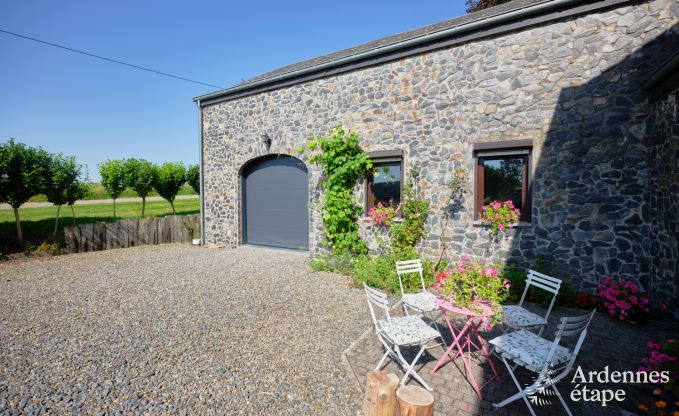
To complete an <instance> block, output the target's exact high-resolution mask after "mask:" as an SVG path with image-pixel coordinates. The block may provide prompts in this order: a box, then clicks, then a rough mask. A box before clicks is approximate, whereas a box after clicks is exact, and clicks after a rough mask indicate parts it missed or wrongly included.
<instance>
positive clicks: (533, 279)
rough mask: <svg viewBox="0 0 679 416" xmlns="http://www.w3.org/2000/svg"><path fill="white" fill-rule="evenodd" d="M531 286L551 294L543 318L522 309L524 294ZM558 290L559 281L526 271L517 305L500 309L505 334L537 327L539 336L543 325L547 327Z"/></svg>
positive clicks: (532, 271)
mask: <svg viewBox="0 0 679 416" xmlns="http://www.w3.org/2000/svg"><path fill="white" fill-rule="evenodd" d="M531 286H534V287H537V288H539V289H542V290H546V291H547V292H550V293H551V294H552V300H551V302H550V303H549V308H548V309H547V313H546V314H545V316H544V317H543V316H540V315H538V314H535V313H533V312H531V311H529V310H527V309H526V308H524V307H523V301H524V300H525V299H526V294H527V293H528V290H529V288H530V287H531ZM560 288H561V279H557V278H555V277H551V276H547V275H546V274H542V273H538V272H536V271H535V270H528V276H527V278H526V287H525V288H524V289H523V294H522V295H521V300H520V301H519V304H518V305H506V306H503V307H502V321H503V323H504V325H505V327H504V330H505V332H506V331H507V330H508V329H513V330H515V329H527V330H532V329H534V328H536V327H539V328H540V331H539V332H538V335H541V334H542V331H543V330H544V328H545V325H547V320H548V319H549V314H551V313H552V307H553V306H554V301H556V296H557V294H558V293H559V289H560Z"/></svg>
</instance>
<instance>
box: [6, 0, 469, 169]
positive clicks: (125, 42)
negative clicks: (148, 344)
mask: <svg viewBox="0 0 679 416" xmlns="http://www.w3.org/2000/svg"><path fill="white" fill-rule="evenodd" d="M462 14H464V0H452V1H429V0H420V1H417V2H413V1H402V0H392V1H353V0H351V1H342V2H319V1H313V2H312V1H296V2H293V1H290V2H281V1H275V2H273V1H272V2H257V1H249V2H217V1H213V2H211V1H192V2H188V1H185V2H176V1H174V2H173V1H155V0H154V1H129V0H124V1H115V2H103V1H84V0H83V1H70V0H65V1H59V2H55V1H47V0H45V1H32V0H22V1H18V0H16V1H4V2H2V3H0V29H3V30H8V31H11V32H16V33H20V34H23V35H27V36H30V37H34V38H38V39H42V40H46V41H49V42H52V43H57V44H62V45H65V46H68V47H71V48H75V49H81V50H84V51H87V52H90V53H94V54H98V55H103V56H106V57H108V58H112V59H117V60H122V61H126V62H130V63H132V64H136V65H140V66H144V67H148V68H153V69H156V70H159V71H163V72H168V73H171V74H175V75H179V76H183V77H187V78H191V79H195V80H198V81H202V82H206V83H209V84H213V85H219V86H223V87H228V86H231V85H233V84H235V83H237V82H240V81H241V79H248V78H250V77H253V76H256V75H259V74H261V73H263V72H267V71H270V70H272V69H276V68H278V67H280V66H284V65H287V64H291V63H294V62H298V61H301V60H304V59H308V58H312V57H315V56H318V55H323V54H326V53H330V52H334V51H336V50H340V49H343V48H347V47H351V46H354V45H358V44H360V43H365V42H369V41H371V40H374V39H378V38H381V37H384V36H388V35H391V34H395V33H399V32H403V31H407V30H410V29H414V28H417V27H421V26H425V25H427V24H431V23H436V22H439V21H442V20H446V19H449V18H452V17H455V16H459V15H462ZM0 57H2V65H0V141H6V140H8V139H9V138H10V137H14V138H15V139H16V140H18V141H21V142H24V143H27V144H29V145H32V146H42V147H43V148H45V149H47V150H49V151H53V152H63V153H65V154H69V155H75V156H76V157H77V159H78V161H79V162H80V163H82V164H86V165H88V171H89V176H90V179H92V180H98V178H99V175H98V174H97V173H96V170H97V164H98V163H100V162H102V161H103V160H105V159H107V158H126V157H141V158H145V159H148V160H151V161H153V162H158V163H159V162H164V161H182V162H184V163H197V161H198V119H197V117H198V113H197V110H196V107H195V105H194V103H193V102H192V100H191V98H192V97H194V96H197V95H201V94H204V93H208V92H212V91H214V90H215V89H213V88H210V87H205V86H201V85H197V84H191V83H188V82H184V81H179V80H175V79H172V78H166V77H162V76H159V75H154V74H150V73H146V72H142V71H139V70H135V69H131V68H128V67H124V66H120V65H116V64H112V63H108V62H104V61H101V60H96V59H93V58H90V57H86V56H82V55H78V54H74V53H72V52H67V51H64V50H60V49H56V48H53V47H50V46H46V45H41V44H38V43H34V42H31V41H28V40H24V39H19V38H16V37H13V36H9V35H6V34H3V33H0Z"/></svg>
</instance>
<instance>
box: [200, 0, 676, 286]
mask: <svg viewBox="0 0 679 416" xmlns="http://www.w3.org/2000/svg"><path fill="white" fill-rule="evenodd" d="M677 21H678V18H677V15H676V4H675V1H673V0H653V1H647V2H641V3H636V4H635V5H634V6H627V7H621V8H618V9H614V10H607V11H602V12H596V13H592V14H589V15H586V16H582V17H577V18H571V19H568V20H563V21H557V22H551V23H548V24H543V25H541V26H537V27H532V28H528V29H523V30H520V31H517V32H514V33H511V34H509V35H503V36H499V37H495V38H487V39H484V40H479V41H474V42H470V43H466V44H462V45H458V46H454V47H449V48H446V49H442V50H438V51H433V52H428V53H426V54H422V55H418V56H413V57H409V58H405V59H401V60H398V61H394V62H390V63H386V64H381V65H379V66H375V67H370V68H366V69H360V70H356V71H353V72H349V73H345V74H340V75H335V76H331V77H327V78H325V79H321V80H315V81H309V82H305V83H300V84H296V85H292V86H289V87H284V88H280V89H277V90H274V91H269V92H263V93H259V94H256V95H251V96H246V97H243V98H238V99H233V100H231V101H226V102H222V103H219V104H214V105H211V106H208V107H205V108H203V140H204V165H205V193H204V198H205V219H206V230H205V236H206V241H207V242H216V241H221V242H224V243H226V244H227V245H228V246H236V245H238V244H239V243H240V239H241V235H240V226H239V223H240V218H239V217H240V201H239V195H240V178H239V171H240V169H241V168H242V166H243V164H244V163H246V162H247V161H248V160H251V159H253V158H255V157H257V156H261V155H264V154H267V153H285V154H290V155H296V152H295V149H296V148H297V147H298V146H300V145H302V144H304V143H306V141H307V140H308V139H309V137H310V136H312V135H315V134H323V133H324V132H326V131H328V130H329V129H331V128H333V127H334V126H336V125H342V126H344V127H345V129H347V130H353V131H356V132H357V133H358V134H359V135H360V136H361V137H362V138H363V146H364V148H365V150H367V151H374V150H403V151H404V155H405V160H404V171H405V172H406V177H407V176H408V172H409V171H410V169H411V168H416V169H417V170H418V171H419V173H420V177H421V179H420V182H419V191H420V195H421V196H422V197H425V198H428V199H429V200H430V201H431V214H430V216H429V220H428V222H427V230H428V232H429V237H428V238H426V239H425V240H424V241H422V242H421V246H420V247H419V249H420V250H421V251H422V252H423V253H424V254H425V255H428V256H435V255H437V254H438V250H439V234H440V231H441V224H442V218H443V213H444V212H447V211H450V207H449V204H448V202H447V197H446V192H447V191H446V187H445V184H446V183H447V182H448V181H449V180H450V179H451V178H452V175H453V172H454V170H455V168H458V167H463V168H465V169H467V170H468V171H469V172H472V170H473V158H472V149H473V145H474V143H479V142H489V141H505V140H513V139H531V140H532V141H533V166H532V167H531V168H532V173H533V176H534V184H533V190H532V199H533V208H532V214H533V215H532V223H531V224H527V225H525V226H523V227H520V228H517V229H515V230H513V231H512V233H511V235H510V237H509V238H508V239H507V240H506V241H504V242H503V245H502V249H501V250H500V252H499V255H500V256H502V257H503V258H505V259H510V260H513V261H516V262H518V263H520V264H521V265H522V266H529V265H530V264H532V262H533V261H534V259H535V257H536V256H537V255H540V256H541V257H543V259H544V260H545V261H546V262H547V263H549V265H550V266H551V267H552V270H553V274H555V275H557V276H559V277H563V278H565V279H567V280H570V281H571V282H572V283H573V284H574V285H575V286H576V287H582V288H591V287H592V286H593V285H594V284H595V282H596V281H598V279H599V277H600V276H602V275H606V274H619V273H625V274H627V275H630V276H632V277H634V278H637V279H639V281H640V282H642V283H643V284H644V285H647V284H648V283H649V276H650V264H649V260H648V259H649V252H650V249H651V238H652V235H651V226H650V222H651V216H652V214H651V207H650V204H649V200H650V194H649V189H650V188H649V187H650V184H651V170H650V167H649V159H648V157H647V156H648V155H647V148H646V146H645V144H644V140H645V132H646V123H647V121H648V118H649V116H650V114H651V107H650V105H648V104H647V103H646V99H645V96H644V95H643V93H642V92H641V91H640V90H639V85H640V84H641V81H642V80H643V79H644V78H645V77H646V76H648V74H650V73H651V72H652V71H653V70H654V69H655V68H656V67H657V66H658V65H659V64H660V63H661V62H662V61H663V60H664V59H665V58H666V57H667V55H668V53H671V52H672V51H673V50H676V46H677V41H676V38H677V36H676V32H673V31H672V30H671V28H672V26H673V25H676V23H677ZM264 133H267V134H269V135H270V136H271V138H272V139H273V141H272V144H271V148H270V149H267V148H266V147H265V145H264V144H263V142H262V140H261V135H262V134H264ZM302 159H304V158H303V157H302ZM307 167H308V168H309V177H310V189H311V190H312V191H311V192H310V194H311V195H310V197H309V198H310V221H311V224H310V234H311V235H310V247H311V250H312V252H318V251H319V250H320V249H321V248H320V241H321V239H322V224H321V219H320V215H319V212H318V203H319V202H320V195H321V193H320V190H319V189H318V182H319V177H320V171H319V169H318V168H317V167H316V166H307ZM469 186H470V192H469V193H468V194H467V196H466V198H465V200H464V201H463V204H462V206H461V207H460V209H459V210H457V212H455V213H454V215H453V216H452V218H451V220H450V221H448V222H447V226H446V229H445V233H446V234H445V235H446V239H448V240H449V241H450V244H449V246H450V247H449V250H448V253H447V254H448V256H449V257H452V258H454V257H457V256H459V255H461V254H462V253H474V254H484V253H487V246H488V243H487V241H488V239H487V232H486V229H485V228H484V227H482V226H480V225H478V224H476V223H475V222H474V220H473V218H474V216H473V209H474V208H473V200H474V198H473V189H471V187H472V184H471V183H470V184H469ZM357 190H358V194H359V195H360V197H361V198H363V192H362V188H361V187H360V186H359V187H357ZM364 231H365V230H364Z"/></svg>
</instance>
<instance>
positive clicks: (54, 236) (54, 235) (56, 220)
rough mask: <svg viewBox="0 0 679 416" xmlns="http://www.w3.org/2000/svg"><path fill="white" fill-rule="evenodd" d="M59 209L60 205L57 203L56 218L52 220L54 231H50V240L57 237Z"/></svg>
mask: <svg viewBox="0 0 679 416" xmlns="http://www.w3.org/2000/svg"><path fill="white" fill-rule="evenodd" d="M59 211H61V205H57V218H56V219H55V220H54V231H53V232H52V240H55V239H56V238H57V228H58V227H59Z"/></svg>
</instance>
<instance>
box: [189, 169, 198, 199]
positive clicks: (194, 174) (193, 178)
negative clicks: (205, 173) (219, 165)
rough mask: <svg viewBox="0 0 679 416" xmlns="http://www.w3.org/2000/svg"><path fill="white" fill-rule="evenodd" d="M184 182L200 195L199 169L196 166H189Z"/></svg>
mask: <svg viewBox="0 0 679 416" xmlns="http://www.w3.org/2000/svg"><path fill="white" fill-rule="evenodd" d="M186 182H187V183H188V184H189V185H191V188H193V190H194V191H196V193H197V194H198V195H200V167H199V166H198V165H189V167H188V169H187V170H186Z"/></svg>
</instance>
